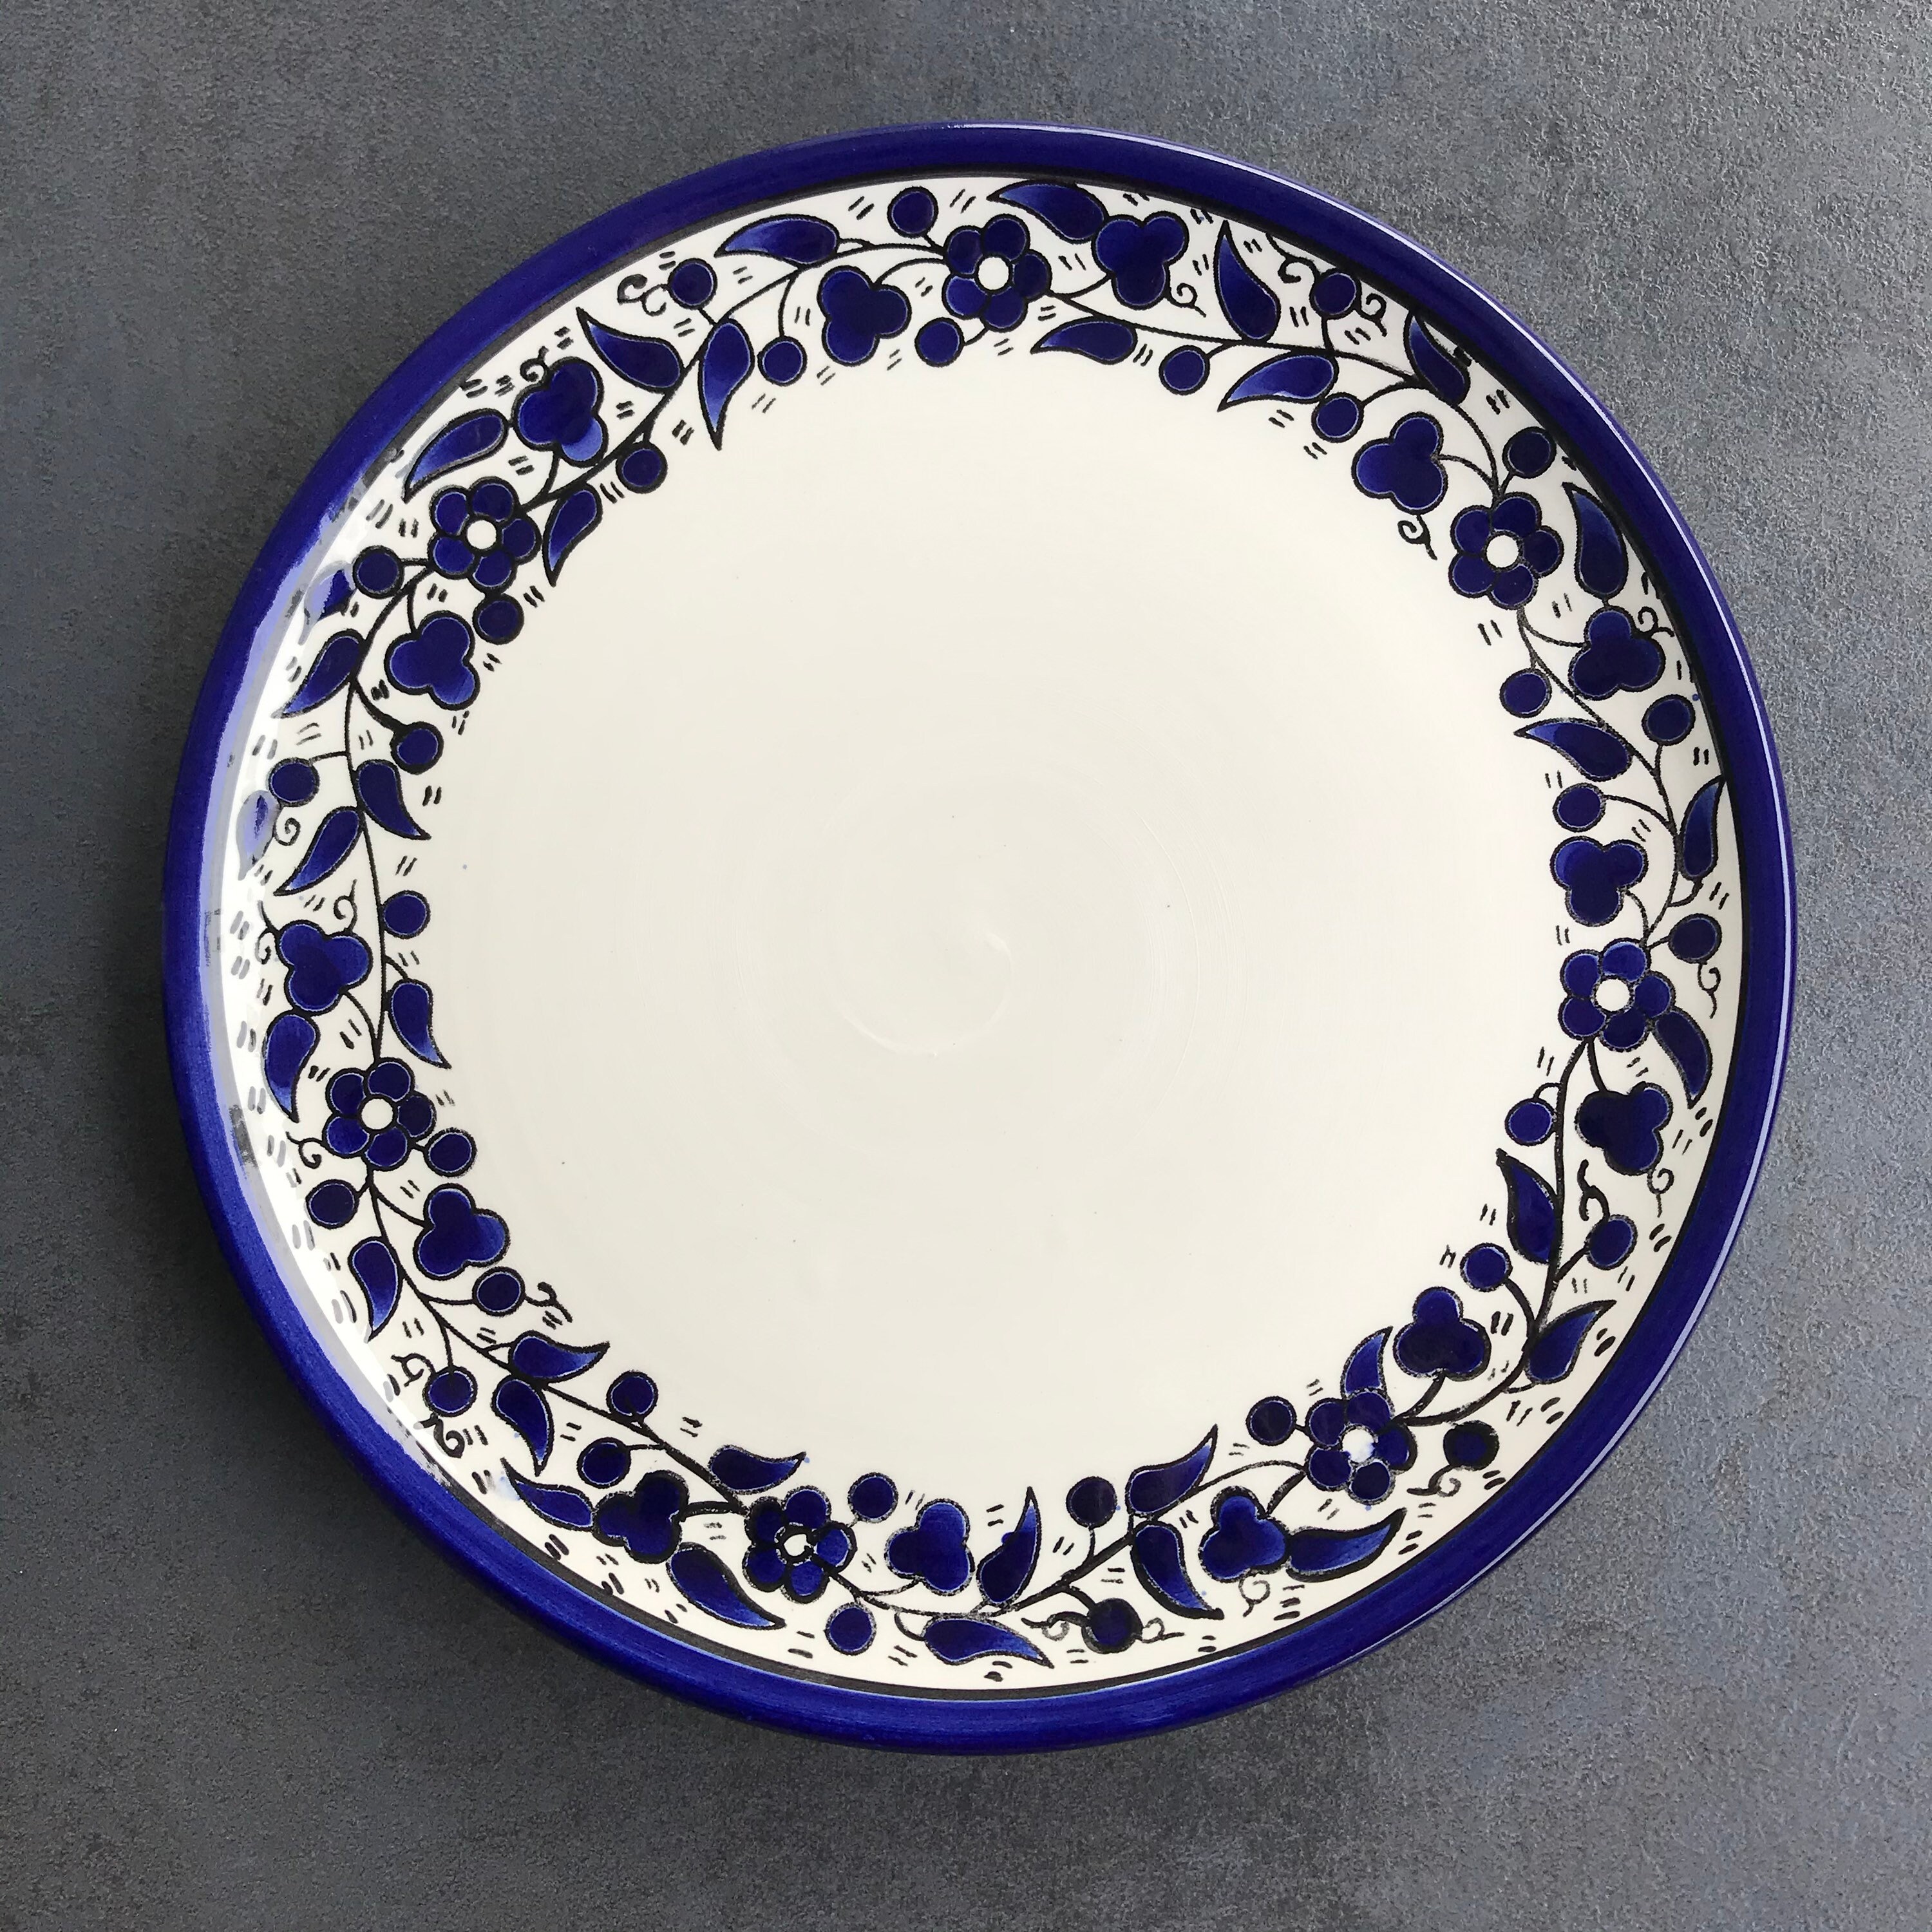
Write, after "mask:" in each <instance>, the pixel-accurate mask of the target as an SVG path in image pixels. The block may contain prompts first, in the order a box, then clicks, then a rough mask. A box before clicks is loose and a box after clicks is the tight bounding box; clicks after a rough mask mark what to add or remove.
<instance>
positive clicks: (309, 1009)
mask: <svg viewBox="0 0 1932 1932" xmlns="http://www.w3.org/2000/svg"><path fill="white" fill-rule="evenodd" d="M275 950H276V952H277V953H279V954H280V955H281V960H282V963H283V965H285V966H286V967H287V968H288V969H289V970H288V974H287V977H285V978H284V980H283V982H282V992H283V994H284V997H285V998H287V1001H288V1003H289V1004H290V1006H292V1007H294V1008H295V1009H296V1010H297V1011H298V1012H299V1013H332V1012H334V1010H335V1003H336V1001H338V1000H339V999H341V998H342V996H343V995H344V994H345V993H346V992H348V991H349V990H350V988H351V987H353V986H361V985H362V982H363V981H364V980H366V979H368V977H369V969H370V968H371V965H374V960H373V959H372V958H371V954H370V951H369V947H368V943H367V942H366V941H364V940H362V939H361V938H359V937H358V936H357V935H356V934H354V933H353V932H323V929H322V928H321V927H320V926H317V924H316V923H315V922H314V920H313V919H295V920H293V921H291V922H290V924H288V925H287V926H284V927H283V928H282V929H281V932H280V933H278V935H276V938H275Z"/></svg>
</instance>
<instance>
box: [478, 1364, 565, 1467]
mask: <svg viewBox="0 0 1932 1932" xmlns="http://www.w3.org/2000/svg"><path fill="white" fill-rule="evenodd" d="M490 1407H491V1408H492V1409H494V1410H495V1411H496V1413H497V1414H498V1415H500V1416H501V1417H502V1418H503V1420H504V1421H505V1422H507V1423H508V1424H509V1425H510V1427H511V1428H512V1429H514V1430H515V1431H516V1432H517V1434H518V1435H519V1436H521V1437H522V1438H523V1440H524V1441H525V1442H527V1443H528V1444H529V1446H530V1454H531V1456H532V1457H533V1458H534V1459H535V1463H536V1466H537V1467H538V1469H541V1468H542V1467H543V1466H544V1464H545V1463H547V1462H548V1461H549V1460H550V1441H551V1437H552V1434H553V1431H552V1429H551V1425H550V1404H549V1403H547V1402H545V1401H544V1399H543V1397H542V1396H541V1394H538V1391H536V1390H535V1389H534V1388H532V1387H531V1386H530V1385H529V1383H528V1382H519V1381H518V1380H517V1378H516V1377H515V1376H505V1377H504V1378H503V1379H502V1381H501V1382H499V1383H498V1384H497V1385H496V1394H494V1395H493V1396H492V1397H490Z"/></svg>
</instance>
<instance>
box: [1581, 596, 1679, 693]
mask: <svg viewBox="0 0 1932 1932" xmlns="http://www.w3.org/2000/svg"><path fill="white" fill-rule="evenodd" d="M1663 675H1664V650H1663V647H1662V646H1661V645H1660V644H1659V643H1658V641H1657V640H1656V639H1655V637H1652V636H1650V635H1649V634H1647V633H1646V632H1645V631H1640V630H1639V629H1638V628H1637V626H1636V625H1634V624H1633V623H1632V622H1631V620H1630V618H1629V616H1628V613H1625V612H1624V611H1622V610H1618V609H1617V608H1616V606H1615V605H1614V604H1613V605H1611V606H1610V607H1608V608H1607V609H1605V610H1599V611H1598V613H1596V615H1595V616H1594V617H1592V619H1590V621H1589V623H1587V624H1586V625H1584V626H1583V649H1581V650H1580V651H1579V652H1577V655H1575V656H1574V658H1571V661H1570V682H1571V684H1572V685H1574V686H1575V687H1576V688H1577V691H1578V692H1579V694H1580V695H1582V696H1583V697H1588V698H1592V699H1598V698H1605V697H1609V696H1610V694H1612V693H1613V691H1648V690H1649V688H1650V687H1651V686H1652V685H1653V684H1655V682H1657V680H1658V679H1659V678H1661V676H1663Z"/></svg>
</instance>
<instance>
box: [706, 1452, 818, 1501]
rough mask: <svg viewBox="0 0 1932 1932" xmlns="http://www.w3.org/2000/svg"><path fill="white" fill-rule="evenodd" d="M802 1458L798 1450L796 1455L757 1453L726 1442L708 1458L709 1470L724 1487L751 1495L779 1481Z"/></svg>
mask: <svg viewBox="0 0 1932 1932" xmlns="http://www.w3.org/2000/svg"><path fill="white" fill-rule="evenodd" d="M804 1460H805V1452H804V1451H802V1450H801V1451H799V1453H798V1454H796V1456H757V1455H754V1454H752V1453H751V1451H750V1450H748V1449H740V1448H738V1447H736V1445H735V1444H733V1443H730V1442H727V1443H726V1444H725V1445H724V1448H721V1449H720V1450H719V1451H718V1452H717V1453H716V1454H715V1455H714V1456H712V1459H711V1473H712V1475H714V1476H715V1477H716V1478H718V1481H720V1482H721V1483H722V1484H724V1487H726V1488H727V1490H736V1491H737V1492H738V1493H739V1495H741V1496H754V1495H756V1494H757V1492H758V1491H759V1490H769V1489H772V1488H774V1487H776V1486H777V1485H778V1484H780V1483H781V1482H783V1481H784V1479H785V1478H787V1476H789V1475H790V1474H791V1473H792V1472H793V1470H795V1469H796V1468H797V1467H798V1466H799V1464H800V1463H802V1462H803V1461H804Z"/></svg>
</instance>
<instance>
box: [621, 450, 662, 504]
mask: <svg viewBox="0 0 1932 1932" xmlns="http://www.w3.org/2000/svg"><path fill="white" fill-rule="evenodd" d="M669 467H670V466H669V465H668V464H667V463H666V462H665V461H664V452H663V451H662V450H661V449H656V448H655V447H653V446H652V445H651V444H649V443H641V444H640V445H639V446H637V449H634V450H632V451H631V453H630V454H629V455H628V456H626V457H625V458H624V460H623V461H622V462H621V463H619V464H618V466H617V480H618V481H619V482H620V483H622V484H623V486H624V487H625V489H627V490H636V492H637V494H638V495H639V496H646V495H648V494H649V493H650V492H651V491H652V490H655V488H656V487H658V484H660V483H661V482H662V481H664V472H665V470H666V469H668V468H669Z"/></svg>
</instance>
